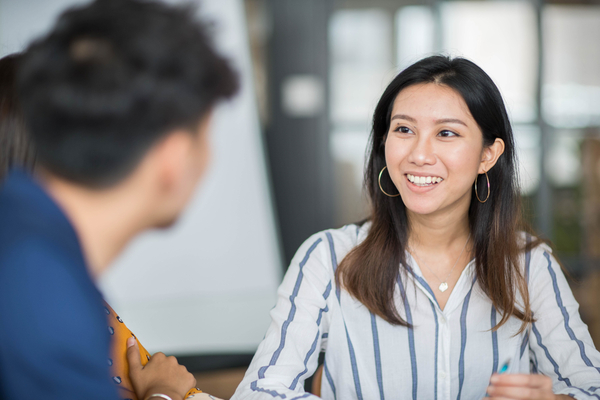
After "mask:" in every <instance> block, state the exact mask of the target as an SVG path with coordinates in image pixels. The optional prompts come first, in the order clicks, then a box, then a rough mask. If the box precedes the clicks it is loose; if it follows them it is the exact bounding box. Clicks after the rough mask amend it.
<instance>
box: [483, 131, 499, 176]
mask: <svg viewBox="0 0 600 400" xmlns="http://www.w3.org/2000/svg"><path fill="white" fill-rule="evenodd" d="M502 153H504V140H502V139H500V138H497V139H496V140H494V143H492V145H491V146H487V147H485V148H484V149H483V153H482V157H481V163H479V172H478V173H480V174H483V173H484V172H487V171H489V170H490V169H491V168H492V167H493V166H494V165H496V162H497V161H498V158H500V156H501V155H502Z"/></svg>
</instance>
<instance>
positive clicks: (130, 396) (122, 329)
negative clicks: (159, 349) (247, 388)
mask: <svg viewBox="0 0 600 400" xmlns="http://www.w3.org/2000/svg"><path fill="white" fill-rule="evenodd" d="M104 307H105V309H104V310H105V311H106V314H107V317H108V332H109V333H110V335H111V342H110V348H111V351H110V358H109V359H108V366H109V368H110V379H111V380H112V381H113V383H114V384H115V385H117V390H118V393H119V397H121V398H122V399H125V400H138V397H137V396H136V395H135V392H134V391H133V385H132V384H131V380H130V379H129V363H128V362H127V339H128V338H129V337H131V336H133V337H134V338H135V340H137V342H138V345H139V346H140V357H141V361H142V365H146V364H147V363H148V361H150V357H151V355H150V353H148V350H146V349H145V348H144V346H142V344H141V343H140V341H139V340H138V338H137V337H136V336H135V335H134V334H133V333H132V332H131V331H130V330H129V328H127V326H126V325H125V324H124V323H123V320H122V319H121V318H120V317H119V316H118V315H117V313H116V312H115V311H114V310H113V309H112V308H111V307H110V306H109V305H108V304H107V303H106V302H105V303H104ZM198 393H202V391H201V390H200V389H198V388H192V389H190V390H189V391H188V392H187V394H186V395H185V397H184V398H185V399H187V398H191V397H193V396H194V395H195V394H198Z"/></svg>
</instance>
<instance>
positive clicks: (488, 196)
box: [473, 171, 490, 204]
mask: <svg viewBox="0 0 600 400" xmlns="http://www.w3.org/2000/svg"><path fill="white" fill-rule="evenodd" d="M483 173H484V174H485V180H486V181H487V189H488V194H487V197H486V198H485V200H481V199H480V198H479V194H478V193H477V180H478V179H479V175H477V178H475V185H473V186H474V188H475V196H476V197H477V200H479V202H480V203H482V204H483V203H485V202H486V201H487V200H488V199H489V198H490V178H489V177H488V174H487V171H483Z"/></svg>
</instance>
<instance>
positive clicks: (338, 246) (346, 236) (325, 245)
mask: <svg viewBox="0 0 600 400" xmlns="http://www.w3.org/2000/svg"><path fill="white" fill-rule="evenodd" d="M370 226H371V223H370V222H365V223H362V224H360V223H355V224H348V225H344V226H342V227H341V228H336V229H326V230H323V231H320V232H317V233H315V234H313V235H311V236H310V237H309V238H308V239H306V240H305V241H304V243H303V244H302V245H301V246H300V248H299V249H298V251H297V252H296V255H295V257H294V258H295V259H296V262H299V263H301V262H302V260H304V259H307V260H308V258H309V257H311V255H313V254H314V255H316V257H318V258H320V259H321V261H322V262H324V263H327V264H330V263H331V264H332V266H334V268H335V266H336V265H333V264H338V263H339V262H340V261H342V259H343V258H344V257H345V256H346V254H348V253H349V252H350V251H351V250H352V249H353V248H354V247H356V246H357V245H358V244H359V243H361V242H362V241H363V240H364V239H365V238H366V237H367V234H368V232H369V227H370Z"/></svg>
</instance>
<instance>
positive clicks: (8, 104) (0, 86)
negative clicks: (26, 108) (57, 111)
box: [0, 54, 35, 182]
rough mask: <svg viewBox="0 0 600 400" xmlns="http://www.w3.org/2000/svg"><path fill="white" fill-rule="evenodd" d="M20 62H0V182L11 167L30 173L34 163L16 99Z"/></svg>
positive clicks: (16, 59)
mask: <svg viewBox="0 0 600 400" xmlns="http://www.w3.org/2000/svg"><path fill="white" fill-rule="evenodd" d="M20 59H21V55H20V54H11V55H8V56H6V57H3V58H2V59H0V182H2V180H3V179H4V177H5V175H6V173H7V172H8V170H9V169H10V168H11V167H13V166H19V167H22V168H25V169H26V170H31V169H33V166H34V163H35V150H34V149H33V145H32V144H31V140H30V139H29V134H28V133H27V128H26V126H25V118H24V116H23V111H22V110H21V104H20V102H19V97H18V96H17V87H16V75H17V66H18V62H19V60H20Z"/></svg>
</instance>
